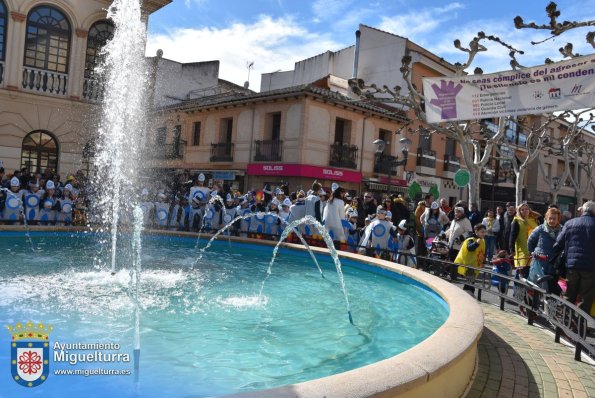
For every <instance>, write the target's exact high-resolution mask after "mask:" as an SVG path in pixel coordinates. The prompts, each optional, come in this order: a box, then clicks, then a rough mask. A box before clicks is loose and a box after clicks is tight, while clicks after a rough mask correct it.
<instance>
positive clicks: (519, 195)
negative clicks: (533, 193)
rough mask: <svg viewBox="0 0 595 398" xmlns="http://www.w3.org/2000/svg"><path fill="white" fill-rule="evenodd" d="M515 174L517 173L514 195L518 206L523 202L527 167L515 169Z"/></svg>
mask: <svg viewBox="0 0 595 398" xmlns="http://www.w3.org/2000/svg"><path fill="white" fill-rule="evenodd" d="M514 174H515V175H516V181H515V184H514V188H515V193H514V196H515V203H516V206H517V207H518V206H519V205H520V204H521V203H522V202H523V180H524V179H525V169H524V168H521V169H520V170H518V171H516V170H515V172H514Z"/></svg>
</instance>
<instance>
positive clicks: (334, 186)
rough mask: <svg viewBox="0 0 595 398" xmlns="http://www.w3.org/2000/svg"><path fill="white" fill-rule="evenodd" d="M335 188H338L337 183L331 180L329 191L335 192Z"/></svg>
mask: <svg viewBox="0 0 595 398" xmlns="http://www.w3.org/2000/svg"><path fill="white" fill-rule="evenodd" d="M337 188H339V184H337V183H336V182H333V183H332V184H331V191H333V192H335V191H336V190H337Z"/></svg>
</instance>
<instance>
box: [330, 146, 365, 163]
mask: <svg viewBox="0 0 595 398" xmlns="http://www.w3.org/2000/svg"><path fill="white" fill-rule="evenodd" d="M357 151H358V148H357V145H349V144H332V145H331V155H330V160H329V166H335V167H345V168H348V169H357Z"/></svg>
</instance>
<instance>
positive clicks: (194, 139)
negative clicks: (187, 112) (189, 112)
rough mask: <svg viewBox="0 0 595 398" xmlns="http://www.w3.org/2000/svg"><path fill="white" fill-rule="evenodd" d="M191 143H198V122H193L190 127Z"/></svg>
mask: <svg viewBox="0 0 595 398" xmlns="http://www.w3.org/2000/svg"><path fill="white" fill-rule="evenodd" d="M192 145H200V122H194V127H193V129H192Z"/></svg>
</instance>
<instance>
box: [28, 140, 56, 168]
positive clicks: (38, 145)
mask: <svg viewBox="0 0 595 398" xmlns="http://www.w3.org/2000/svg"><path fill="white" fill-rule="evenodd" d="M23 167H26V168H27V169H29V171H31V172H33V173H43V172H44V171H45V170H46V169H49V170H51V171H53V172H57V171H58V141H56V139H55V138H54V137H53V136H52V135H50V134H49V133H47V132H44V131H33V132H32V133H29V134H27V136H25V138H24V139H23V147H22V149H21V168H23Z"/></svg>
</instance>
